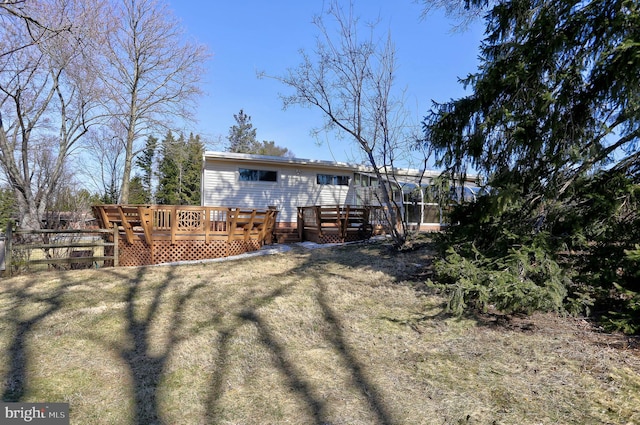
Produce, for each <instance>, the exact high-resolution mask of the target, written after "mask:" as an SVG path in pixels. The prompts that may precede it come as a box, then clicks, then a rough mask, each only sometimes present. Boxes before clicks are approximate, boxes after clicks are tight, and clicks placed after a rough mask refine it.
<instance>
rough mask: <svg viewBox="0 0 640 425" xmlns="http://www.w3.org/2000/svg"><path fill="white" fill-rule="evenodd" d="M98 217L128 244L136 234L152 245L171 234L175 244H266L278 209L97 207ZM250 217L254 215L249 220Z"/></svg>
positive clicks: (146, 206)
mask: <svg viewBox="0 0 640 425" xmlns="http://www.w3.org/2000/svg"><path fill="white" fill-rule="evenodd" d="M92 208H93V212H94V215H95V216H96V218H97V219H98V222H99V224H100V226H101V227H103V228H111V227H113V226H116V227H118V228H119V229H121V231H122V232H123V233H124V236H125V238H126V241H127V243H129V244H131V243H133V241H134V236H135V234H136V233H138V234H140V233H144V238H145V241H146V242H147V244H149V245H151V244H152V243H153V241H154V239H156V238H157V237H158V236H163V237H164V236H166V235H169V237H170V239H171V243H172V244H175V242H176V240H177V239H178V238H184V237H189V238H196V239H197V238H200V237H202V238H204V240H205V242H206V243H209V242H210V241H211V240H212V239H220V240H228V241H229V242H231V241H233V240H237V239H242V240H249V239H257V240H258V242H259V243H260V244H263V243H264V240H265V238H266V235H267V233H269V232H273V228H274V226H275V215H276V214H277V211H276V210H272V209H267V210H260V209H251V208H247V209H245V208H242V209H241V208H229V207H204V206H182V205H96V206H94V207H92ZM247 216H251V217H248V218H247Z"/></svg>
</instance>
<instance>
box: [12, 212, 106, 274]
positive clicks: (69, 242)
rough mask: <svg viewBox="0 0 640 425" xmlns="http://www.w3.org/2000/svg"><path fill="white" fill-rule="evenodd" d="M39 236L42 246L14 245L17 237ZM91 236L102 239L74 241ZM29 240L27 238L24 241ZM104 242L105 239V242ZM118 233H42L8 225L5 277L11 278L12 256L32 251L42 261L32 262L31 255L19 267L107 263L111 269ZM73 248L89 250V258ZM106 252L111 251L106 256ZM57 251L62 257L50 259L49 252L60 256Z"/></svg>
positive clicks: (67, 231)
mask: <svg viewBox="0 0 640 425" xmlns="http://www.w3.org/2000/svg"><path fill="white" fill-rule="evenodd" d="M28 235H32V236H40V237H41V240H42V242H40V241H24V242H18V243H16V242H17V241H14V239H15V238H17V237H19V236H28ZM90 235H102V236H103V238H100V239H99V240H93V241H90V242H81V241H78V240H77V239H82V238H86V237H87V236H90ZM52 238H53V239H54V240H55V242H51V239H52ZM27 239H28V238H27ZM105 239H107V240H106V241H105ZM117 241H118V229H117V228H114V229H67V230H52V229H42V230H15V231H14V230H13V229H12V226H11V224H9V226H7V231H6V234H5V246H4V251H5V256H4V260H5V275H7V276H11V274H12V271H13V266H14V265H15V263H16V260H15V258H14V252H18V251H28V252H29V253H31V251H34V250H42V251H43V254H44V255H43V257H44V258H35V259H34V258H31V255H28V256H27V258H26V259H21V260H20V264H21V265H26V266H27V267H28V266H29V265H36V264H46V265H49V266H51V265H71V266H72V265H74V264H80V263H97V262H104V263H105V264H108V262H112V264H113V266H114V267H117V266H118V243H117ZM74 248H88V249H87V250H83V251H89V249H90V250H91V252H90V255H85V254H87V252H82V251H80V252H79V251H77V250H74ZM95 248H102V255H95V252H94V251H95ZM108 248H111V249H110V251H111V253H109V254H110V255H107V251H109V250H108ZM60 250H62V252H63V253H65V251H66V254H67V255H66V256H65V255H59V256H55V257H54V256H52V252H56V254H60Z"/></svg>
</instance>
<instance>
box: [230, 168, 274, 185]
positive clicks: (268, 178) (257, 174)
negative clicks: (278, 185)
mask: <svg viewBox="0 0 640 425" xmlns="http://www.w3.org/2000/svg"><path fill="white" fill-rule="evenodd" d="M239 171H240V181H241V182H275V181H278V173H277V172H276V171H269V170H250V169H248V168H240V170H239Z"/></svg>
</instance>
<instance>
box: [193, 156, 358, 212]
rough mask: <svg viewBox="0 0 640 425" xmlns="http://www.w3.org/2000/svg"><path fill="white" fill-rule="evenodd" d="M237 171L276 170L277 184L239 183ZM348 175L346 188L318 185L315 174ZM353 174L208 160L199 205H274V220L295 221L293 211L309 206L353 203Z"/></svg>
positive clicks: (345, 171)
mask: <svg viewBox="0 0 640 425" xmlns="http://www.w3.org/2000/svg"><path fill="white" fill-rule="evenodd" d="M240 168H249V169H258V170H271V171H277V173H278V181H277V182H243V181H239V179H238V176H239V173H238V170H239V169H240ZM318 173H321V174H334V175H345V176H349V177H350V179H349V183H350V184H349V186H334V185H318V184H317V182H316V175H317V174H318ZM352 187H353V173H352V172H349V171H348V170H336V169H331V168H322V167H317V168H316V167H309V166H296V165H295V164H294V165H290V164H275V163H274V164H255V165H254V164H252V163H250V162H244V161H242V162H238V161H227V160H217V159H211V158H208V159H207V161H206V162H205V164H204V170H203V185H202V189H203V192H202V203H203V205H205V206H221V207H249V208H267V207H268V206H269V205H275V206H276V207H277V209H278V210H279V211H280V212H279V213H278V221H280V222H295V221H296V217H297V208H298V207H302V206H309V205H336V204H339V205H344V204H353V203H354V199H353V198H354V197H353V195H352V194H353V189H352Z"/></svg>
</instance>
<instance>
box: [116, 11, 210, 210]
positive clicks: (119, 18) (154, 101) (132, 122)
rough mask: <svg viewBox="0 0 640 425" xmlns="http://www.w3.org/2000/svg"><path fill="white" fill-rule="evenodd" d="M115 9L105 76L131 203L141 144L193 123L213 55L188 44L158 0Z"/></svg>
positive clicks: (124, 189) (123, 190) (124, 195)
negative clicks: (175, 124)
mask: <svg viewBox="0 0 640 425" xmlns="http://www.w3.org/2000/svg"><path fill="white" fill-rule="evenodd" d="M116 4H117V6H116V7H115V10H114V16H115V22H116V25H117V30H116V31H115V32H114V34H113V36H112V37H111V39H110V40H109V43H108V44H107V48H108V52H107V55H108V60H107V63H106V64H105V65H106V69H108V72H107V73H106V75H105V77H104V81H105V84H106V85H107V86H108V87H109V91H110V93H111V98H110V99H109V106H108V108H109V111H110V115H111V116H112V117H113V118H114V119H115V120H116V121H117V122H118V123H119V125H120V127H121V129H120V130H118V133H120V132H122V134H124V139H123V140H122V142H123V146H122V148H123V150H124V168H123V172H122V182H121V186H120V202H122V203H127V202H128V200H129V182H130V180H131V171H132V166H133V163H134V158H135V157H136V155H138V154H139V153H140V151H141V149H142V147H140V146H138V145H139V143H138V142H139V141H140V140H142V139H144V138H145V137H146V136H148V135H150V134H151V133H152V132H153V131H155V132H158V131H164V130H167V129H170V128H171V123H172V120H173V119H175V118H180V119H187V120H189V119H192V117H193V106H194V104H193V101H194V100H195V97H196V96H197V95H199V94H200V93H201V90H200V86H199V83H200V79H201V77H202V75H204V71H203V65H204V63H205V61H206V60H207V59H208V56H209V54H208V53H207V50H206V48H205V46H204V45H200V44H198V43H195V42H191V41H187V40H186V39H185V37H184V33H183V31H182V29H181V26H180V24H179V22H177V21H176V20H175V19H174V18H173V17H172V14H171V12H170V11H169V10H168V9H167V7H166V6H165V5H164V4H163V3H162V2H160V1H156V0H121V1H118V2H117V3H116Z"/></svg>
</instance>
